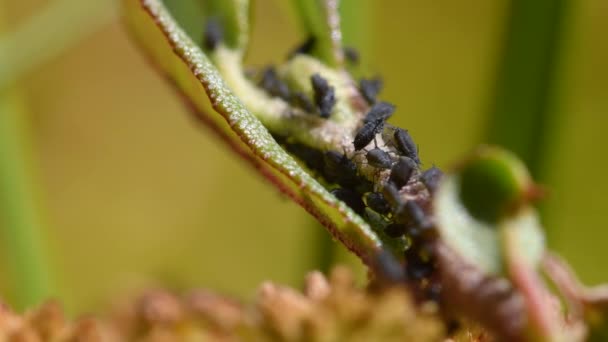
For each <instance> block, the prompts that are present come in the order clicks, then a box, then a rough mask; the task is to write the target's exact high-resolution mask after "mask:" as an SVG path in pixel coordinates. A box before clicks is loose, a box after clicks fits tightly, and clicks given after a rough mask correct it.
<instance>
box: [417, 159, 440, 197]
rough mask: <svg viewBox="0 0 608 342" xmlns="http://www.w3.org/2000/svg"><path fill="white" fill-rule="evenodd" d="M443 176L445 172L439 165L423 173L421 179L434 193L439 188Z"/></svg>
mask: <svg viewBox="0 0 608 342" xmlns="http://www.w3.org/2000/svg"><path fill="white" fill-rule="evenodd" d="M442 177H443V172H441V170H439V169H438V168H437V167H435V166H433V167H432V168H430V169H428V170H426V171H424V172H423V173H422V175H421V176H420V180H421V181H422V183H423V184H424V185H425V186H426V188H427V189H428V190H429V191H430V192H431V193H434V192H435V191H436V190H437V187H438V186H439V182H440V181H441V178H442Z"/></svg>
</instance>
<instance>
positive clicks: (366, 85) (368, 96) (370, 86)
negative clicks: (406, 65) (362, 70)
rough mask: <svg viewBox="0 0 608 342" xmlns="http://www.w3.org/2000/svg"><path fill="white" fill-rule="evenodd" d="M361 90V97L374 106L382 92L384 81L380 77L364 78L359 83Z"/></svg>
mask: <svg viewBox="0 0 608 342" xmlns="http://www.w3.org/2000/svg"><path fill="white" fill-rule="evenodd" d="M359 90H360V91H361V95H362V96H363V98H364V99H365V101H367V103H369V104H374V103H375V102H376V99H377V97H378V94H380V91H381V90H382V79H381V78H380V77H376V78H372V79H365V78H362V79H361V80H360V81H359Z"/></svg>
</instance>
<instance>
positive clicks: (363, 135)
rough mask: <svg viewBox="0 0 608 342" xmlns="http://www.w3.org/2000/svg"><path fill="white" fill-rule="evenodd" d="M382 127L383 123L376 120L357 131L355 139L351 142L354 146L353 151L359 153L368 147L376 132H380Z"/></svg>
mask: <svg viewBox="0 0 608 342" xmlns="http://www.w3.org/2000/svg"><path fill="white" fill-rule="evenodd" d="M383 127H384V121H382V120H376V121H370V122H367V123H365V124H364V125H363V127H361V128H360V129H359V131H358V132H357V135H355V139H354V140H353V145H354V146H355V151H359V150H361V149H363V148H364V147H365V146H367V145H369V143H370V142H372V140H374V137H375V136H376V134H378V132H380V131H381V130H382V128H383Z"/></svg>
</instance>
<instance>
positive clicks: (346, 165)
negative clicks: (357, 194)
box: [323, 151, 357, 187]
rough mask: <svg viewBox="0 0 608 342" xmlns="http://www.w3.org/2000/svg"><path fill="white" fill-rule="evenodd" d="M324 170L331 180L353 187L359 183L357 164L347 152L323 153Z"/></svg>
mask: <svg viewBox="0 0 608 342" xmlns="http://www.w3.org/2000/svg"><path fill="white" fill-rule="evenodd" d="M323 161H324V162H325V165H324V168H323V171H324V172H325V177H326V178H327V180H328V181H330V182H335V183H338V184H340V185H342V186H347V187H351V186H354V185H356V184H357V165H356V164H355V163H354V162H353V161H352V160H350V159H348V157H347V156H346V155H345V154H341V153H338V152H336V151H327V152H325V154H324V155H323Z"/></svg>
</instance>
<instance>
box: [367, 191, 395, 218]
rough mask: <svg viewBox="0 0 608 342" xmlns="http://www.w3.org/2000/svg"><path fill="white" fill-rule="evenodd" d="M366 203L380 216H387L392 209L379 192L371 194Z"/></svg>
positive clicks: (368, 195)
mask: <svg viewBox="0 0 608 342" xmlns="http://www.w3.org/2000/svg"><path fill="white" fill-rule="evenodd" d="M365 203H366V204H367V206H368V207H369V208H371V209H372V210H373V211H375V212H377V213H378V214H382V215H386V214H388V213H390V212H391V207H390V205H389V204H388V202H386V200H385V199H384V196H383V195H382V194H381V193H379V192H370V193H369V194H367V195H366V196H365Z"/></svg>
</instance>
